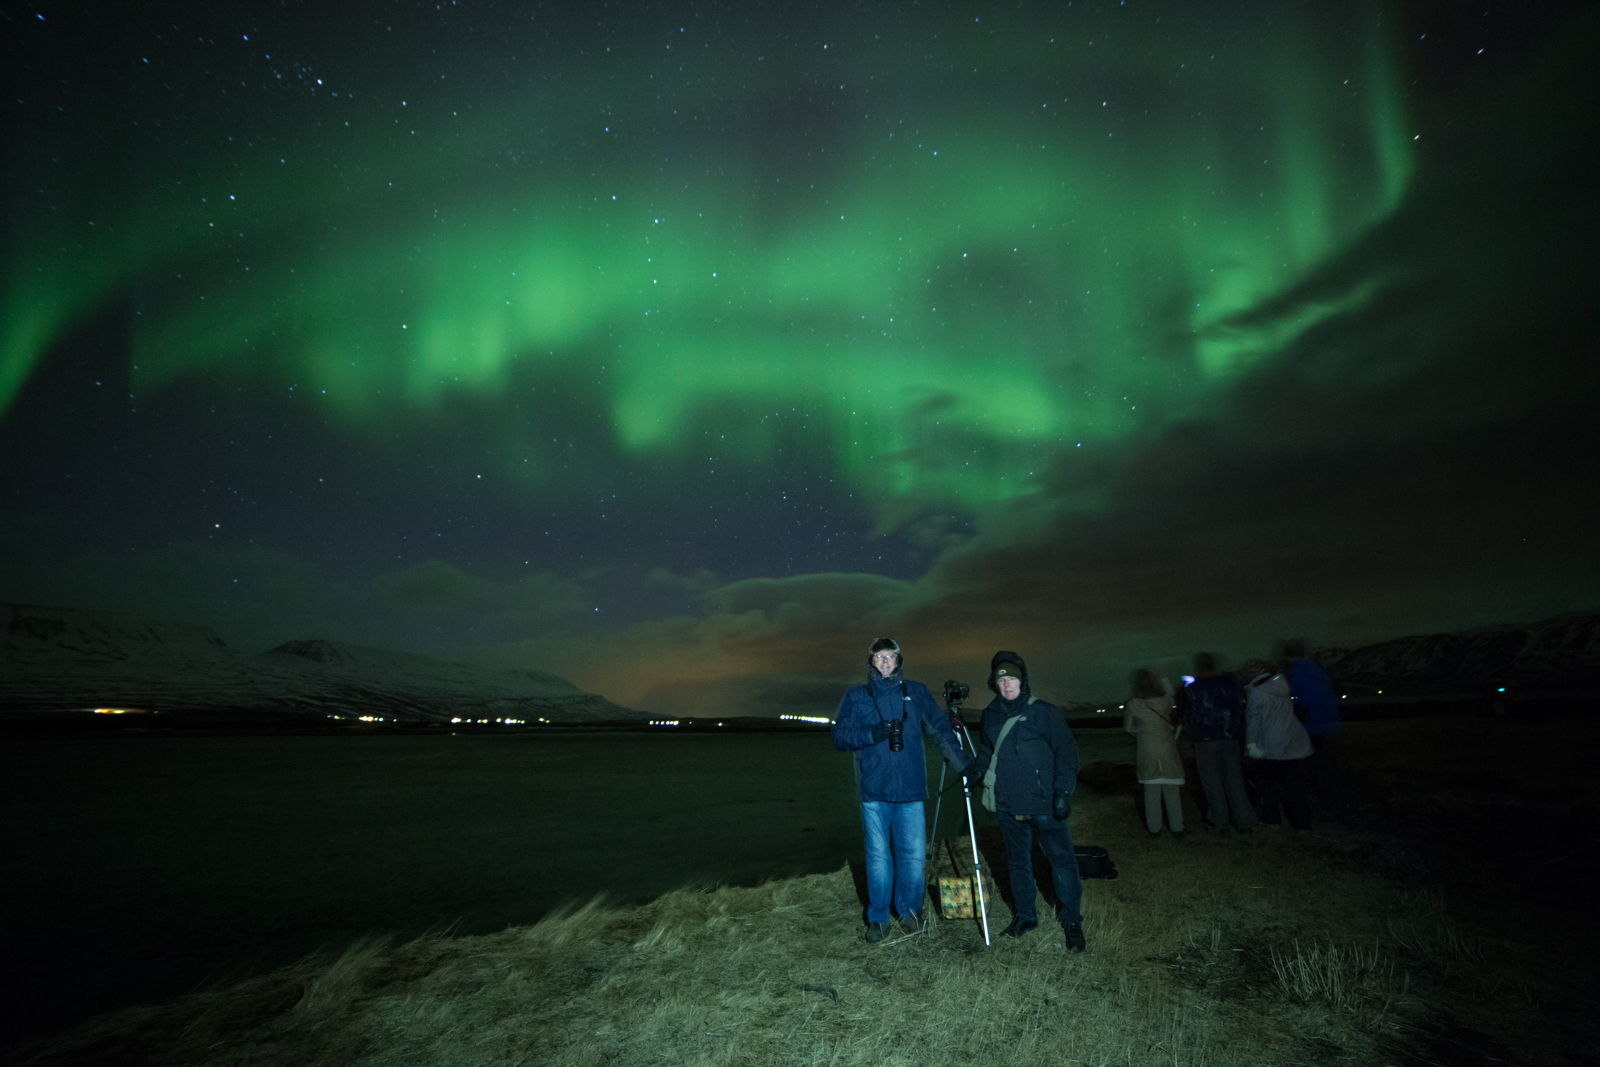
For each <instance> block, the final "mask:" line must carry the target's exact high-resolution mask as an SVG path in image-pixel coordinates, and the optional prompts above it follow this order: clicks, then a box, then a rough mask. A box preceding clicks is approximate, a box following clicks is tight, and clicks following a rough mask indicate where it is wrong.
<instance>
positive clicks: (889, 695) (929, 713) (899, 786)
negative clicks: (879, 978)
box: [831, 637, 969, 944]
mask: <svg viewBox="0 0 1600 1067" xmlns="http://www.w3.org/2000/svg"><path fill="white" fill-rule="evenodd" d="M867 664H868V670H867V684H866V685H858V686H856V687H855V688H853V689H851V690H849V691H848V692H846V693H845V695H844V697H843V698H842V699H841V700H840V701H839V712H838V714H837V715H835V716H834V721H833V726H832V729H831V733H832V736H833V745H834V747H835V748H837V749H839V750H840V751H842V752H853V753H854V754H855V771H856V793H857V795H858V796H859V798H860V800H861V823H862V826H863V828H864V829H865V832H866V847H867V933H866V936H867V940H868V941H869V942H871V943H873V944H876V943H878V942H879V941H882V940H883V939H884V937H886V936H887V935H888V933H889V909H890V905H891V904H892V905H893V907H894V913H895V914H896V915H898V916H899V918H900V927H901V929H903V930H905V931H906V932H907V933H916V932H918V931H919V930H921V929H922V928H923V924H924V919H923V914H922V895H923V890H924V885H923V868H924V866H925V862H926V854H927V844H926V841H925V837H926V834H927V832H928V827H927V822H926V820H925V817H924V815H923V801H925V800H927V799H928V769H927V761H926V759H925V758H924V756H923V751H922V738H923V735H924V733H925V732H927V733H931V734H932V735H933V739H934V741H936V742H937V743H938V745H939V749H940V751H941V752H943V753H944V757H945V759H947V760H948V761H949V762H950V764H951V765H952V766H953V767H955V768H956V770H958V771H959V770H963V769H964V768H965V767H966V766H967V764H968V762H969V761H968V759H967V756H966V754H965V753H964V752H962V750H961V743H960V742H959V741H958V740H956V734H955V730H954V729H953V728H952V727H951V725H950V717H949V716H947V715H946V714H945V713H944V710H943V709H942V708H940V707H939V705H938V704H937V703H935V702H934V699H933V694H932V693H929V692H928V687H927V686H925V685H923V684H922V683H921V682H908V681H906V679H905V677H904V675H903V673H902V670H901V668H902V666H903V658H902V656H901V654H900V646H899V645H898V644H896V643H895V642H894V640H893V639H891V638H888V637H880V638H878V639H877V640H876V641H874V642H872V647H871V648H870V649H868V650H867Z"/></svg>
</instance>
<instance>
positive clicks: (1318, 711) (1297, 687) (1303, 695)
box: [1289, 659, 1339, 737]
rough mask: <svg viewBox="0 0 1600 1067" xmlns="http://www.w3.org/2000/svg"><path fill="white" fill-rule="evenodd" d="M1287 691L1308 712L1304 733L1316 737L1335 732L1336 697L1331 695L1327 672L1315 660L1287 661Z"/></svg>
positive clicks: (1336, 715)
mask: <svg viewBox="0 0 1600 1067" xmlns="http://www.w3.org/2000/svg"><path fill="white" fill-rule="evenodd" d="M1289 691H1290V693H1292V694H1293V695H1294V699H1295V700H1296V701H1298V702H1299V703H1301V704H1303V705H1305V708H1306V710H1307V711H1308V712H1310V713H1311V718H1309V719H1307V720H1306V733H1308V734H1310V735H1311V736H1312V737H1316V736H1317V735H1319V734H1336V733H1338V732H1339V698H1338V697H1337V696H1335V695H1334V692H1333V683H1332V682H1330V681H1329V680H1328V675H1327V672H1326V671H1324V670H1323V669H1322V668H1321V667H1319V666H1317V664H1316V661H1314V660H1309V659H1293V660H1290V661H1289Z"/></svg>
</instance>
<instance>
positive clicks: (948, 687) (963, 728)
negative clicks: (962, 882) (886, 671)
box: [928, 682, 990, 945]
mask: <svg viewBox="0 0 1600 1067" xmlns="http://www.w3.org/2000/svg"><path fill="white" fill-rule="evenodd" d="M966 688H967V687H966V686H964V685H963V686H960V687H959V689H957V688H956V683H953V682H946V683H945V687H944V692H945V709H944V710H945V714H946V715H948V716H950V725H951V726H952V727H954V728H955V729H956V731H957V737H959V738H960V739H961V740H963V741H965V742H966V749H965V751H967V752H970V753H971V754H972V758H973V759H977V758H978V746H977V745H975V744H973V743H972V734H971V733H970V732H968V730H967V724H966V722H965V721H964V720H963V719H962V718H961V700H960V698H959V697H958V696H956V695H955V694H956V692H960V693H962V694H963V695H964V694H965V692H966ZM949 769H950V765H949V764H948V763H943V764H941V765H940V767H939V798H938V800H936V801H934V805H933V827H932V828H931V829H930V830H929V831H928V855H929V856H932V855H933V854H934V853H933V841H934V838H935V837H936V836H937V834H938V831H939V811H940V808H941V807H942V806H943V805H944V777H945V773H946V772H947V771H949ZM961 795H962V796H963V797H964V798H965V799H966V802H967V831H968V833H969V835H970V836H971V839H972V884H973V888H974V890H975V891H976V892H977V894H978V915H979V917H980V918H981V919H982V921H983V943H984V944H985V945H988V944H990V941H989V909H988V906H987V904H986V902H985V901H984V899H983V860H982V858H981V857H980V856H979V855H978V827H977V824H976V823H974V822H973V821H972V787H971V785H969V784H968V782H967V779H966V777H965V776H964V775H963V776H962V779H961ZM953 858H954V857H953V856H952V859H953Z"/></svg>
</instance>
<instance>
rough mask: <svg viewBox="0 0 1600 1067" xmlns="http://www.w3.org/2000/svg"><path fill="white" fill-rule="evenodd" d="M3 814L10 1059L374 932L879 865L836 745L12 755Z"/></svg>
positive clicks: (41, 751)
mask: <svg viewBox="0 0 1600 1067" xmlns="http://www.w3.org/2000/svg"><path fill="white" fill-rule="evenodd" d="M935 755H936V754H935ZM930 765H931V766H934V767H935V769H934V772H933V773H934V774H935V775H937V773H938V772H937V768H936V764H935V763H934V761H933V760H930ZM0 799H3V805H4V806H3V811H4V815H3V818H4V830H5V833H4V849H5V860H6V861H5V865H4V866H5V869H4V890H3V894H4V895H3V901H0V903H3V908H4V918H3V920H0V921H3V923H4V934H3V948H0V954H3V955H0V975H3V977H0V982H3V983H4V987H3V995H4V997H5V1004H6V1010H5V1011H4V1012H0V1019H3V1021H0V1046H3V1045H5V1044H9V1043H10V1042H11V1041H13V1040H16V1039H18V1038H20V1037H23V1036H26V1035H30V1034H36V1033H45V1032H50V1031H53V1030H59V1029H61V1028H63V1027H65V1026H68V1025H71V1024H73V1023H76V1022H78V1021H81V1020H83V1019H85V1018H87V1017H88V1016H90V1015H92V1014H95V1013H96V1012H99V1011H103V1010H106V1009H108V1008H113V1007H119V1006H124V1005H127V1004H131V1003H138V1002H142V1001H150V1000H158V999H162V998H165V997H169V996H172V995H175V994H178V993H183V992H186V991H188V990H190V989H193V988H194V987H195V986H197V985H200V984H203V983H207V982H214V981H218V980H223V979H227V978H236V977H240V976H243V975H245V974H249V973H259V972H260V971H263V970H267V969H271V968H274V967H277V966H281V965H283V964H286V963H289V962H292V961H293V960H295V959H298V958H299V957H301V956H303V955H304V954H305V953H307V952H309V951H312V950H314V949H316V948H318V947H319V946H328V947H331V948H343V947H344V946H345V945H347V944H349V943H350V942H351V941H352V940H354V939H355V938H357V937H360V936H361V935H363V934H365V933H369V932H373V933H394V934H397V935H399V936H401V937H404V936H408V935H414V934H418V933H421V932H423V931H424V930H428V929H431V928H438V927H440V926H443V925H445V924H453V929H454V930H456V931H458V932H462V933H480V932H486V931H493V930H499V929H503V928H504V927H506V926H507V925H512V924H523V923H531V922H534V921H536V920H537V919H538V918H539V917H540V916H542V915H543V914H545V913H546V912H547V911H548V910H549V909H550V908H551V907H552V906H554V905H556V904H559V903H561V902H563V901H567V900H574V899H576V900H587V899H588V898H589V897H591V896H593V895H594V894H595V893H599V892H604V893H607V894H609V895H610V896H611V897H612V898H614V899H617V900H619V901H624V902H628V901H645V900H648V899H651V898H653V897H655V896H657V895H659V894H660V893H662V892H665V891H667V890H670V889H674V888H676V887H678V886H681V885H683V884H685V883H686V882H689V881H713V882H727V883H733V884H754V883H758V882H760V881H762V880H765V879H767V878H771V877H778V876H786V875H793V874H800V873H811V872H818V871H830V870H837V869H838V868H839V867H840V866H841V865H842V864H844V863H845V862H846V861H847V860H849V859H855V860H857V861H859V859H860V853H861V831H860V815H859V808H858V807H857V804H856V800H855V787H854V779H853V777H852V772H851V766H850V759H849V757H848V756H847V755H845V754H843V753H839V752H837V751H835V750H834V749H833V747H832V746H831V745H830V744H829V742H828V738H827V735H826V734H825V733H808V734H799V735H796V734H777V733H769V734H732V735H727V736H717V735H712V736H685V737H671V736H666V737H663V736H656V735H646V736H641V735H636V734H601V735H570V734H569V735H556V736H551V735H542V736H541V735H519V736H509V737H508V736H482V735H457V736H445V737H439V736H403V735H402V736H375V737H315V736H313V737H166V738H120V739H104V740H84V739H74V740H29V741H17V740H13V741H7V742H5V743H3V744H0Z"/></svg>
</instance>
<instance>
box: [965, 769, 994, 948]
mask: <svg viewBox="0 0 1600 1067" xmlns="http://www.w3.org/2000/svg"><path fill="white" fill-rule="evenodd" d="M963 792H964V793H965V794H966V797H967V830H968V831H969V832H970V833H971V834H972V884H973V888H974V889H976V890H977V892H978V915H979V916H980V917H981V918H982V920H983V943H984V944H985V945H987V944H989V908H988V905H987V903H986V902H985V901H984V899H983V861H982V860H981V859H980V858H979V856H978V827H977V825H976V824H975V823H974V822H973V821H972V791H971V790H970V789H964V790H963Z"/></svg>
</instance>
